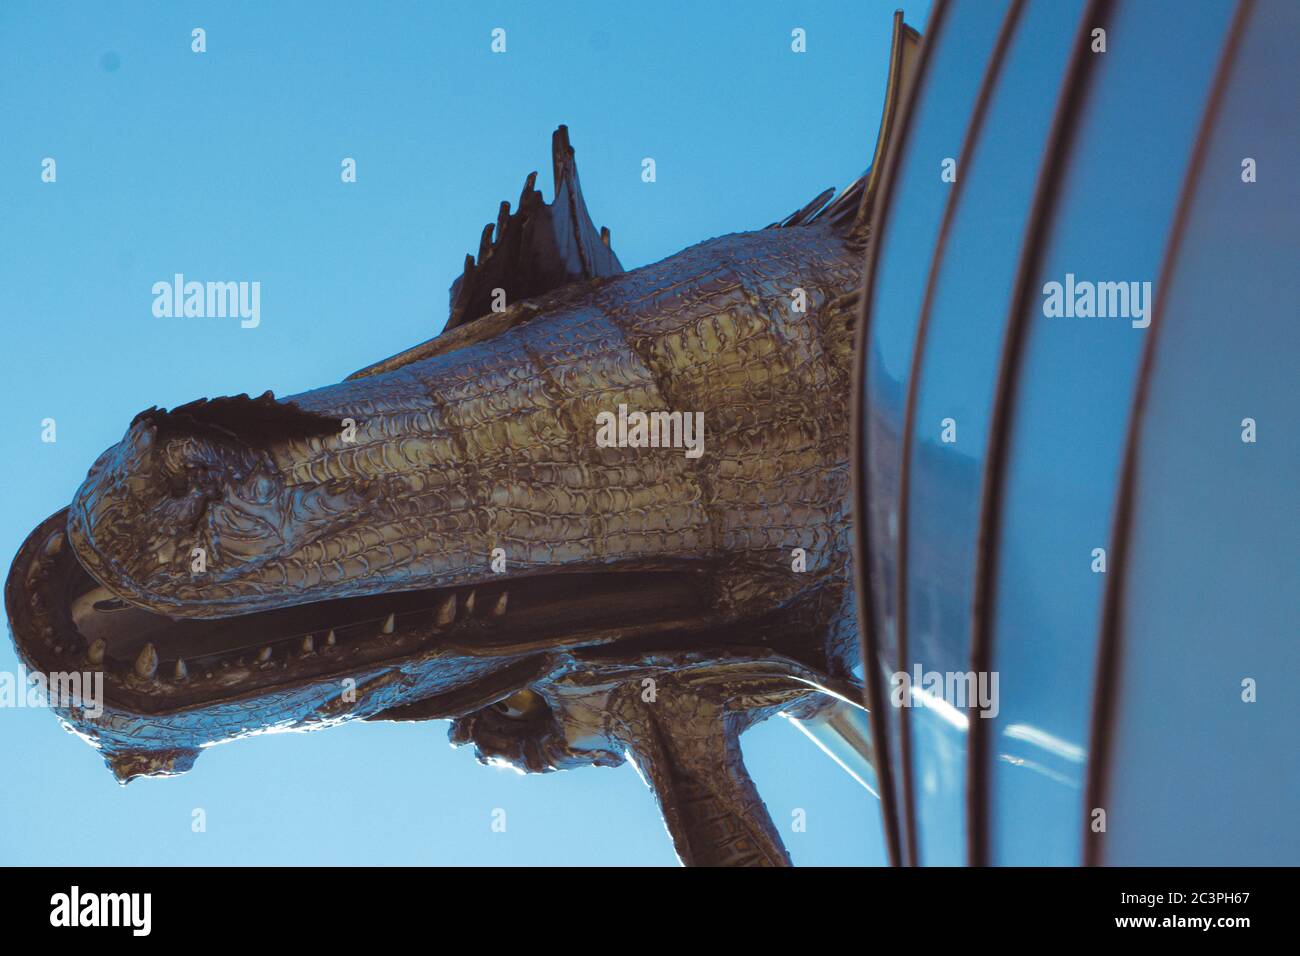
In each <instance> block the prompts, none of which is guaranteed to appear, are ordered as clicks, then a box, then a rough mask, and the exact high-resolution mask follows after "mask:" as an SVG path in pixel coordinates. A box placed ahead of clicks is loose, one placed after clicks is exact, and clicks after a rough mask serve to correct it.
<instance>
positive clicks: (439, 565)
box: [5, 16, 918, 865]
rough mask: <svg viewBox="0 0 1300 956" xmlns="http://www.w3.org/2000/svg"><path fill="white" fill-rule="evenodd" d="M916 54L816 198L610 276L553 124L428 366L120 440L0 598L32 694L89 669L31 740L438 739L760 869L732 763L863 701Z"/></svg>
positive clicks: (612, 262)
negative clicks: (896, 227) (49, 678)
mask: <svg viewBox="0 0 1300 956" xmlns="http://www.w3.org/2000/svg"><path fill="white" fill-rule="evenodd" d="M917 42H918V38H917V35H916V33H915V32H914V31H912V30H911V29H910V28H908V27H905V26H904V25H903V24H902V21H901V18H900V17H897V16H896V19H895V26H894V49H893V53H892V56H891V66H890V78H889V83H888V89H887V94H886V104H885V110H884V117H883V119H882V122H881V132H880V135H879V137H878V142H877V147H876V158H875V161H874V162H873V163H872V167H871V170H870V171H869V172H868V174H867V175H865V176H863V177H862V178H861V179H859V180H858V181H857V182H856V183H855V184H854V185H853V186H852V187H851V188H849V189H848V190H847V191H846V192H845V193H844V194H843V195H842V196H841V197H839V198H838V199H836V200H834V201H830V200H831V195H832V193H833V191H827V192H826V193H823V194H822V195H820V196H818V197H817V198H816V199H815V200H813V202H812V203H810V204H809V205H808V206H806V207H805V208H804V209H801V210H800V211H798V212H796V213H795V214H793V215H791V216H790V217H788V218H787V219H785V220H784V221H782V222H780V223H778V224H776V225H774V226H772V227H769V228H767V229H763V230H760V231H757V232H749V233H739V234H735V235H730V236H724V237H722V238H719V239H713V240H711V241H708V242H704V243H701V244H700V245H697V246H694V247H692V248H690V249H687V250H685V251H683V252H681V253H678V254H677V255H674V256H672V257H671V258H669V259H666V260H664V261H663V262H660V263H657V264H655V265H650V266H647V267H645V268H642V269H637V270H634V271H632V272H625V271H623V269H622V267H621V265H620V264H619V261H618V258H617V257H616V256H615V254H614V253H613V252H612V251H611V249H610V245H609V232H608V231H607V230H601V231H600V232H599V233H598V232H597V231H596V229H595V228H594V226H593V225H592V221H591V218H590V217H589V215H588V213H587V210H586V207H585V205H584V202H583V199H582V193H581V190H580V188H579V184H578V176H577V172H576V168H575V165H574V154H573V150H572V149H571V148H570V146H569V140H568V134H567V132H566V130H565V128H564V127H560V129H559V130H557V132H556V133H555V137H554V140H553V163H554V175H555V180H554V185H555V196H554V200H553V202H551V203H550V204H547V203H545V202H543V200H542V197H541V195H540V194H539V193H538V192H537V190H536V189H535V188H534V180H535V177H536V174H533V175H530V176H529V177H528V179H527V181H526V182H525V184H524V188H523V193H522V195H521V196H520V199H519V204H518V206H517V208H516V209H515V211H514V212H511V211H510V208H509V204H508V203H502V204H501V211H500V216H499V218H498V220H497V222H496V223H495V238H494V236H493V233H494V226H493V224H489V225H488V227H487V228H486V229H485V230H484V232H483V238H482V243H481V246H480V250H479V255H478V258H477V260H475V259H473V258H472V257H471V258H469V259H467V262H466V265H465V272H464V275H463V276H462V277H461V278H460V279H458V280H457V281H456V283H455V284H454V285H453V286H452V290H451V300H452V305H451V316H450V319H449V321H448V323H447V327H446V330H445V331H444V332H443V333H442V334H441V335H439V336H438V337H436V338H434V339H432V340H430V341H429V342H426V343H424V344H422V345H418V346H416V347H414V348H412V349H410V350H408V351H406V352H404V353H402V354H400V355H396V356H394V357H392V358H389V359H387V360H385V361H382V362H379V363H377V364H375V365H372V366H370V367H368V368H366V369H363V370H362V371H360V372H357V373H356V374H354V375H352V376H350V377H349V378H348V379H347V380H346V381H343V382H341V383H339V384H337V385H330V386H327V387H324V388H318V389H314V390H312V391H309V392H304V393H303V394H301V395H295V396H291V397H289V398H285V399H280V400H276V399H275V398H273V397H272V395H271V393H269V392H268V393H266V394H265V395H263V396H261V397H260V398H255V399H254V398H249V397H248V396H245V395H240V396H235V397H231V398H217V399H212V400H207V399H204V400H200V401H196V402H192V403H190V404H188V405H184V406H182V407H179V408H175V409H172V410H171V411H164V410H160V409H157V408H151V409H149V410H147V411H144V412H141V413H140V414H139V415H137V416H136V417H135V419H134V420H133V421H132V422H131V424H130V427H129V428H128V429H127V432H126V435H125V437H124V438H123V439H122V440H121V441H120V442H119V443H118V444H117V445H115V446H113V447H112V448H110V449H108V450H107V451H106V452H104V454H102V455H101V456H100V457H99V460H98V461H96V462H95V463H94V465H93V466H92V467H91V469H90V473H89V475H88V476H87V478H86V480H85V483H84V484H83V485H82V486H81V488H80V489H79V490H78V491H77V493H76V496H75V498H74V499H73V501H72V503H71V505H70V506H69V507H68V508H66V509H64V510H62V511H60V512H58V513H57V514H55V515H53V516H51V517H50V518H49V519H47V520H46V521H44V522H43V523H42V524H40V525H39V526H38V527H37V528H36V529H35V531H33V532H32V534H31V535H30V536H29V537H28V539H27V541H26V543H25V544H24V545H23V547H22V549H21V550H20V552H19V554H18V555H17V557H16V559H15V561H14V564H13V567H12V569H11V571H10V574H9V579H8V582H7V585H6V588H5V601H6V608H7V611H8V615H9V621H10V626H11V630H12V634H13V638H14V641H15V643H16V645H17V648H18V651H19V654H20V656H21V657H22V659H23V661H24V663H25V664H26V665H27V666H28V667H30V668H31V669H33V670H36V671H40V672H42V673H51V672H66V671H76V670H82V669H85V668H87V667H90V668H92V669H94V670H96V671H102V672H103V675H104V682H105V694H104V706H103V711H102V713H99V714H97V715H92V714H89V713H87V709H86V708H85V707H80V706H77V705H75V704H73V705H71V706H67V707H64V708H62V709H61V711H60V715H61V717H62V719H63V720H65V721H66V722H67V724H68V725H69V726H70V728H71V729H73V730H74V731H75V732H76V733H78V734H79V735H81V736H83V737H84V738H85V739H86V740H87V741H89V742H90V743H91V744H93V745H94V746H95V747H97V748H98V749H99V750H100V751H101V752H102V753H103V755H104V757H105V759H106V761H107V763H108V765H109V767H110V768H111V769H112V771H113V773H114V774H115V775H116V776H117V778H118V779H119V780H121V781H123V782H125V781H128V780H130V779H132V778H134V777H137V776H156V775H166V774H175V773H180V772H183V771H185V770H188V769H189V768H190V767H191V766H192V765H193V763H194V760H195V758H196V756H197V755H198V753H199V752H200V750H201V749H202V748H203V747H205V746H208V745H211V744H213V743H217V742H221V741H225V740H229V739H232V738H236V737H239V736H243V735H247V734H251V733H256V732H261V731H265V730H267V729H271V728H275V729H302V730H308V729H316V728H321V727H326V726H330V725H333V724H337V723H339V722H341V721H345V720H349V719H353V718H364V719H368V720H430V719H448V718H449V719H451V720H452V721H453V724H452V728H451V737H452V740H453V741H454V742H456V743H468V742H471V741H472V742H473V743H474V745H475V747H476V748H477V751H478V754H479V756H480V758H481V759H484V760H502V761H508V762H509V763H512V764H514V765H516V766H518V767H520V768H522V769H524V770H527V771H546V770H551V769H560V768H571V767H577V766H582V765H589V764H594V765H598V766H610V765H615V764H618V763H620V762H622V761H623V760H624V759H625V757H627V756H630V757H631V758H632V759H633V760H634V761H635V763H636V765H637V767H638V769H639V771H640V772H641V773H642V776H643V777H644V778H645V779H646V780H647V782H648V783H649V784H650V785H651V787H652V788H653V790H654V792H655V794H656V796H657V798H658V800H659V802H660V805H661V807H662V810H663V815H664V819H665V821H666V824H667V827H668V830H669V832H670V833H671V835H672V837H673V840H674V843H675V845H676V848H677V851H678V854H679V856H680V857H681V859H682V860H683V861H684V862H685V863H688V864H768V865H781V864H787V863H788V862H789V858H788V855H787V853H786V851H785V849H784V847H783V846H782V843H781V840H780V838H779V837H778V835H777V832H776V829H775V827H774V826H773V824H772V822H771V819H770V818H769V816H768V813H767V811H766V808H765V807H764V804H763V802H762V800H761V799H760V798H759V796H758V794H757V792H756V790H755V788H754V785H753V782H752V781H751V780H750V778H749V776H748V775H747V773H746V771H745V767H744V764H743V762H742V759H741V753H740V746H739V736H740V734H741V732H742V731H744V730H745V729H746V728H747V727H749V726H751V725H753V724H754V723H755V722H757V721H760V720H763V719H765V718H766V717H768V716H770V715H772V714H775V713H777V712H779V711H784V712H786V713H788V714H792V715H803V716H805V717H807V716H812V715H815V714H817V713H819V712H823V711H824V710H825V709H826V708H827V707H828V706H831V705H834V704H835V703H836V702H841V704H842V703H843V702H846V701H847V702H852V704H853V705H854V706H860V701H861V694H860V687H859V685H858V682H857V681H855V680H854V678H853V675H852V669H853V667H854V665H855V664H856V663H857V662H858V661H859V660H860V652H859V645H858V639H857V624H856V612H855V603H854V598H853V594H852V586H851V583H850V577H849V574H848V570H849V568H848V564H849V561H850V560H851V558H850V555H851V551H852V548H851V543H850V539H849V535H850V520H849V507H850V505H849V466H848V448H849V437H848V436H849V431H848V426H849V422H848V418H849V411H848V409H849V395H850V380H849V379H850V372H849V369H850V364H851V363H850V357H851V353H852V342H853V335H854V325H855V318H856V314H857V301H858V289H859V285H860V282H861V278H862V261H863V248H864V244H865V242H866V241H867V222H868V214H869V210H870V205H871V200H872V198H873V195H874V193H875V182H874V174H875V171H876V170H877V169H878V168H879V166H880V163H879V160H880V157H881V155H882V152H883V149H884V145H885V142H886V140H887V138H888V133H889V131H890V129H891V128H892V123H893V116H894V114H895V113H896V112H897V110H898V109H899V103H900V101H901V96H902V93H901V90H902V86H903V81H904V68H905V66H906V65H907V62H910V60H911V59H912V58H913V56H914V50H915V47H916V45H917ZM905 61H907V62H905ZM498 290H500V291H498ZM795 290H802V292H801V293H799V292H796V291H795ZM797 295H801V296H804V297H806V298H805V300H804V302H802V303H801V305H802V308H800V307H796V306H795V305H794V303H793V300H794V298H795V297H796V296H797ZM503 299H504V301H505V302H506V303H508V305H507V306H506V307H505V309H504V311H501V310H499V309H498V310H496V311H494V310H493V305H494V300H495V303H496V304H499V303H500V302H501V301H502V300H503ZM619 406H626V407H627V408H628V409H632V410H641V411H650V410H669V411H679V412H684V413H696V412H702V413H703V421H704V423H705V428H706V429H707V432H706V436H707V446H706V448H707V450H706V451H705V453H704V454H703V455H702V456H701V457H699V458H691V457H688V456H686V455H685V454H683V453H682V451H681V450H680V449H673V448H663V447H634V448H628V447H601V446H600V445H599V444H598V443H597V442H596V441H595V435H596V424H595V423H596V421H597V417H598V416H599V415H600V413H602V412H605V411H614V410H617V409H618V408H619ZM672 421H673V419H672V418H671V416H666V417H664V418H663V419H661V420H660V422H661V424H662V423H663V422H669V423H671V422H672ZM656 437H657V436H656ZM669 437H671V436H669ZM796 549H802V550H801V552H799V555H798V556H797V557H796V558H795V559H793V560H792V555H793V554H795V553H796Z"/></svg>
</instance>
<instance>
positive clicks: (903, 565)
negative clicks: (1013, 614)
mask: <svg viewBox="0 0 1300 956" xmlns="http://www.w3.org/2000/svg"><path fill="white" fill-rule="evenodd" d="M1022 6H1023V0H1012V2H1011V4H1010V5H1009V6H1008V7H1007V12H1006V14H1005V15H1004V16H1003V18H1002V26H1001V27H1000V28H999V29H998V36H997V39H996V40H995V41H994V43H993V49H992V50H991V51H989V60H988V63H987V64H986V65H985V67H984V76H983V77H982V78H981V80H980V87H979V90H978V91H977V92H976V94H975V102H974V105H973V106H972V108H971V115H970V119H969V120H968V121H967V124H966V133H965V135H964V136H963V137H962V146H961V152H960V153H959V155H958V160H957V179H956V181H955V182H954V183H952V184H951V186H950V187H949V190H950V191H949V193H948V202H947V204H946V205H945V206H944V209H943V219H942V220H941V221H940V223H939V233H938V235H937V236H936V237H935V242H934V252H933V253H932V254H931V256H930V269H929V272H928V274H927V275H926V280H925V294H924V296H922V298H921V313H920V316H919V317H918V319H917V324H916V341H915V342H914V343H913V346H912V367H911V368H910V369H909V370H908V377H907V404H906V406H905V411H904V413H903V456H902V468H901V472H900V474H899V478H898V557H897V559H896V563H895V567H896V569H897V572H898V578H897V583H898V595H897V598H896V599H895V606H896V608H897V613H898V657H899V661H900V666H901V668H902V669H903V670H908V669H909V667H908V665H909V664H910V663H911V661H910V659H909V657H908V647H907V630H908V628H907V585H908V579H907V559H908V548H907V546H908V507H909V502H910V498H911V494H910V485H911V475H912V444H913V440H912V430H913V425H914V424H915V417H916V392H917V387H918V385H917V382H918V380H919V379H920V377H921V360H922V357H923V356H924V354H925V344H926V335H927V333H928V332H929V327H930V307H931V305H932V303H933V299H934V286H935V282H936V281H937V278H938V275H939V269H940V266H941V265H942V264H943V254H944V249H945V246H946V245H947V242H948V230H949V228H951V226H952V220H953V217H954V216H955V215H956V209H957V203H958V200H959V199H960V197H961V190H962V187H963V186H964V185H965V183H966V175H965V170H966V163H967V162H968V161H969V160H970V158H971V154H972V153H973V152H974V149H975V144H976V143H978V142H979V134H980V128H981V126H982V124H983V122H984V111H985V108H986V107H987V106H988V100H989V94H990V91H991V90H992V89H993V82H994V80H995V79H996V77H997V75H998V73H999V72H1000V70H1001V67H1002V58H1003V55H1004V54H1005V52H1006V47H1007V44H1008V43H1009V41H1010V38H1011V34H1012V32H1013V31H1014V29H1015V24H1016V21H1017V20H1018V19H1019V17H1020V10H1021V8H1022ZM907 703H909V704H910V701H908V702H907ZM910 711H911V707H910V706H904V707H902V708H900V709H899V716H898V719H899V721H900V723H901V729H902V731H903V733H902V747H903V754H902V769H903V793H904V798H905V802H906V809H907V839H908V847H909V849H910V850H911V855H912V861H913V863H920V859H919V857H918V852H917V837H916V801H915V796H914V793H913V789H912V786H913V784H912V750H911V736H912V735H911V729H910V726H911V719H910ZM968 759H969V758H968Z"/></svg>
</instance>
